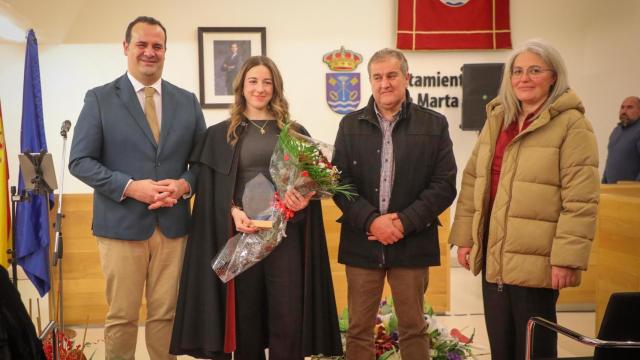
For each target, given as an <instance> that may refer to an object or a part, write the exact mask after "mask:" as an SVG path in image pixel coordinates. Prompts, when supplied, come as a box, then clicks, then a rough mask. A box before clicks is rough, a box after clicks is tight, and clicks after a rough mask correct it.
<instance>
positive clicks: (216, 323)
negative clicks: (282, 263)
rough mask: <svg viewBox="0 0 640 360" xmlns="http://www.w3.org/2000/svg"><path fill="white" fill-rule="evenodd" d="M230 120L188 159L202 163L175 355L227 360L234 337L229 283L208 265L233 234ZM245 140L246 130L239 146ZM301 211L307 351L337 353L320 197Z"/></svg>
mask: <svg viewBox="0 0 640 360" xmlns="http://www.w3.org/2000/svg"><path fill="white" fill-rule="evenodd" d="M228 126H229V122H228V121H224V122H222V123H219V124H216V125H213V126H211V127H210V128H209V129H208V130H207V132H206V134H205V136H204V138H203V139H201V141H200V142H199V143H198V145H196V147H195V148H194V150H193V153H192V155H191V158H190V162H191V163H193V164H199V165H200V174H199V178H198V185H197V190H196V199H195V205H194V209H193V215H192V225H191V230H190V232H189V238H188V240H187V248H186V252H185V257H184V264H183V267H182V275H181V280H180V293H179V295H178V303H177V307H176V316H175V321H174V326H173V336H172V339H171V348H170V352H171V353H172V354H175V355H182V354H186V355H190V356H194V357H199V358H213V359H225V358H228V355H225V354H224V344H225V335H226V336H227V337H228V336H229V335H230V334H228V332H229V331H227V334H225V328H226V325H228V324H226V323H225V321H226V317H227V316H228V312H227V304H226V298H227V285H226V284H224V283H222V282H221V281H220V279H219V278H218V277H217V276H216V275H215V273H214V272H213V270H212V269H211V260H212V259H213V258H214V257H215V255H216V254H217V253H218V251H219V250H220V249H222V247H223V246H224V245H225V243H226V242H227V240H228V239H229V238H230V237H231V236H232V235H233V223H232V218H231V215H230V208H231V202H232V199H233V192H234V188H235V181H236V174H237V169H238V151H236V149H237V148H238V146H235V147H233V146H230V145H229V144H228V142H227V138H226V137H227V129H228ZM245 126H246V124H245ZM238 129H239V130H240V131H242V130H243V129H244V127H243V126H242V125H241V126H240V127H239V128H238ZM241 142H242V135H241V138H240V140H239V141H238V145H241ZM303 211H304V212H305V214H304V216H303V217H301V220H300V221H303V222H304V223H305V225H304V226H305V239H304V254H303V256H304V271H305V273H304V292H303V293H304V305H303V328H302V329H300V330H301V331H302V334H303V340H302V341H303V353H304V355H305V356H309V355H314V354H324V355H340V354H342V343H341V340H340V333H339V327H338V318H337V311H336V303H335V297H334V293H333V283H332V280H331V269H330V268H329V258H328V253H327V245H326V238H325V233H324V227H323V222H322V209H321V206H320V202H319V201H311V202H310V203H309V206H308V207H307V208H306V209H305V210H303ZM237 301H242V299H237ZM237 326H241V325H240V324H238V325H237Z"/></svg>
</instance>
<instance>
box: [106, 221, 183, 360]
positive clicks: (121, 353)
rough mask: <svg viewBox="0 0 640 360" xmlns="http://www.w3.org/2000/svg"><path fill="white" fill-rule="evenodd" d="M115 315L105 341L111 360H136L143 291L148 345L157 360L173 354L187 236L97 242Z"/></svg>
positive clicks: (111, 316)
mask: <svg viewBox="0 0 640 360" xmlns="http://www.w3.org/2000/svg"><path fill="white" fill-rule="evenodd" d="M96 239H97V241H98V250H99V252H100V262H101V264H102V272H103V273H104V277H105V281H106V285H107V288H106V296H107V304H108V305H109V311H108V313H107V318H106V320H105V329H104V341H105V353H106V359H107V360H130V359H131V360H133V359H134V358H135V352H136V341H137V337H138V318H139V313H140V305H141V303H142V294H143V291H144V293H145V295H146V301H147V320H146V323H145V340H146V344H147V350H148V352H149V357H150V358H151V360H156V359H175V358H176V357H175V356H172V355H169V343H170V341H171V330H172V327H173V317H174V315H175V307H176V300H177V297H178V282H179V279H180V271H181V269H182V259H183V257H184V249H185V244H186V236H183V237H179V238H175V239H169V238H167V237H165V236H164V235H163V234H162V232H160V230H159V229H158V228H156V230H155V231H154V232H153V234H152V235H151V237H150V238H149V239H147V240H141V241H138V240H117V239H107V238H102V237H97V238H96Z"/></svg>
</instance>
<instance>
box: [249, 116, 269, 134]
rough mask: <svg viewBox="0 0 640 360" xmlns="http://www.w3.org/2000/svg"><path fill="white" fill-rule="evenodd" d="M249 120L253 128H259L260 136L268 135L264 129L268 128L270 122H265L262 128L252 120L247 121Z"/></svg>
mask: <svg viewBox="0 0 640 360" xmlns="http://www.w3.org/2000/svg"><path fill="white" fill-rule="evenodd" d="M247 120H249V122H250V123H251V124H253V126H255V127H257V128H258V130H260V135H264V134H266V133H267V130H265V129H264V128H265V127H266V126H267V124H268V123H269V121H268V120H265V122H264V125H262V126H260V125H258V124H256V123H254V122H253V120H251V119H247Z"/></svg>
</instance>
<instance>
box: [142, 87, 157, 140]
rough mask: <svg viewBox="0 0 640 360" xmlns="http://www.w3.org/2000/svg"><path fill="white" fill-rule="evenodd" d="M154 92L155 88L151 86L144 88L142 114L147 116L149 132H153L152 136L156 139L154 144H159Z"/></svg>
mask: <svg viewBox="0 0 640 360" xmlns="http://www.w3.org/2000/svg"><path fill="white" fill-rule="evenodd" d="M155 93H156V89H154V88H152V87H151V86H148V87H145V88H144V114H145V115H146V117H147V122H148V123H149V127H150V128H151V133H153V138H154V139H155V140H156V144H159V143H160V127H159V126H158V115H157V114H156V102H155V101H154V100H153V95H154V94H155Z"/></svg>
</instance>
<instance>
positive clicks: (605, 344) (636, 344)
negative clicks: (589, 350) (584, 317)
mask: <svg viewBox="0 0 640 360" xmlns="http://www.w3.org/2000/svg"><path fill="white" fill-rule="evenodd" d="M536 325H540V326H543V327H546V328H547V329H549V330H551V331H555V332H556V333H559V334H562V335H564V336H566V337H568V338H570V339H573V340H575V341H578V342H581V343H583V344H585V345H589V346H592V347H600V348H640V341H613V340H600V339H598V338H593V337H588V336H584V335H582V334H580V333H577V332H575V331H573V330H571V329H567V328H566V327H564V326H561V325H558V324H556V323H553V322H551V321H549V320H545V319H543V318H540V317H532V318H531V319H529V321H527V353H526V360H531V354H532V352H533V330H534V327H535V326H536Z"/></svg>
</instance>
